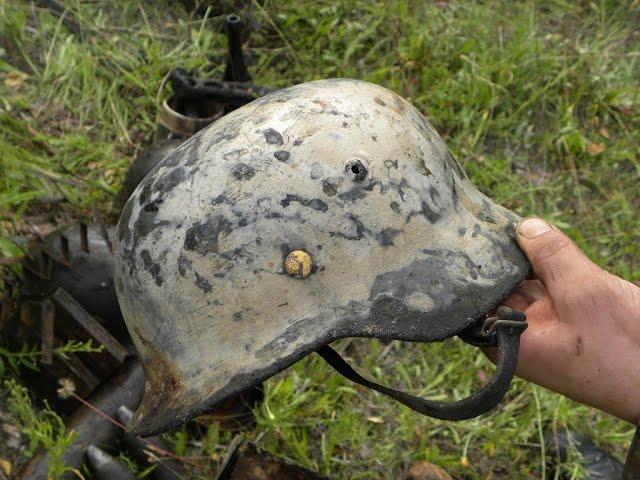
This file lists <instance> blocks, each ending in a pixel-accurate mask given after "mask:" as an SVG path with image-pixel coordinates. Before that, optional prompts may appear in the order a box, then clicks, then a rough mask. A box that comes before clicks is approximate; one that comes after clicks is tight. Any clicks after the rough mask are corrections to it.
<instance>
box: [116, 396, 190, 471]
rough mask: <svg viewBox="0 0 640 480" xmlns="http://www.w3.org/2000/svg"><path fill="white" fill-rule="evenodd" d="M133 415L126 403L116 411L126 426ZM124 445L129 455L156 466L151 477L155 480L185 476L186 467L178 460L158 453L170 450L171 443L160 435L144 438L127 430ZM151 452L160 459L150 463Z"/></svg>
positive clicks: (120, 420)
mask: <svg viewBox="0 0 640 480" xmlns="http://www.w3.org/2000/svg"><path fill="white" fill-rule="evenodd" d="M132 416H133V412H132V411H131V409H129V408H127V407H125V406H124V405H123V406H121V407H120V408H118V410H117V412H116V417H117V419H118V421H119V422H120V423H121V424H123V425H125V426H126V425H129V422H131V417H132ZM124 446H125V448H126V450H127V452H128V453H129V455H131V456H132V457H133V458H134V459H135V460H137V461H138V462H140V463H142V464H143V465H146V466H147V467H148V466H151V465H153V466H154V469H153V471H152V472H151V474H150V477H151V478H152V479H153V480H180V479H182V478H185V472H184V469H183V468H182V465H181V464H180V463H179V462H178V461H177V460H175V459H172V458H161V457H162V455H159V454H158V453H159V452H158V450H157V449H160V450H161V451H165V452H167V451H170V448H169V445H167V444H166V442H165V441H164V440H162V439H161V438H160V437H150V438H147V439H145V440H142V439H141V438H140V437H136V436H134V435H131V434H130V433H128V432H125V433H124ZM150 454H152V455H154V456H156V457H158V460H157V461H155V462H153V463H150V462H149V455H150Z"/></svg>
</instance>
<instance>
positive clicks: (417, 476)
mask: <svg viewBox="0 0 640 480" xmlns="http://www.w3.org/2000/svg"><path fill="white" fill-rule="evenodd" d="M405 480H452V479H451V476H450V475H449V474H448V473H447V472H445V471H444V470H443V469H441V468H440V467H438V466H437V465H434V464H433V463H429V462H427V461H425V460H421V461H419V462H416V463H414V464H413V465H411V468H410V469H409V471H408V472H407V476H406V477H405Z"/></svg>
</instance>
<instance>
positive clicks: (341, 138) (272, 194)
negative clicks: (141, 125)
mask: <svg viewBox="0 0 640 480" xmlns="http://www.w3.org/2000/svg"><path fill="white" fill-rule="evenodd" d="M518 220H519V217H518V216H517V215H515V214H513V213H512V212H510V211H508V210H507V209H505V208H503V207H501V206H499V205H497V204H495V203H494V202H493V201H491V200H490V199H489V198H487V197H486V196H484V195H483V194H482V193H480V192H479V191H478V190H476V189H475V187H474V186H473V184H472V183H471V181H470V180H469V179H468V178H467V176H466V175H465V174H464V172H463V171H462V170H461V168H460V167H459V165H458V163H457V162H456V160H455V159H454V158H453V157H452V155H451V153H450V151H449V149H448V148H447V146H446V145H445V143H444V142H443V140H442V139H441V138H440V136H439V135H438V134H437V132H436V131H435V130H434V129H433V127H432V126H431V124H430V123H429V122H428V121H427V120H426V119H425V118H424V117H423V116H422V115H421V114H420V113H419V112H418V111H417V110H416V109H415V108H414V107H412V106H411V105H410V104H409V103H408V102H406V101H405V100H403V99H402V98H400V97H399V96H398V95H396V94H394V93H393V92H391V91H389V90H386V89H384V88H382V87H379V86H377V85H373V84H370V83H366V82H360V81H355V80H345V79H338V80H336V79H334V80H322V81H316V82H309V83H306V84H302V85H297V86H294V87H290V88H287V89H284V90H280V91H278V92H275V93H272V94H270V95H268V96H265V97H263V98H260V99H258V100H256V101H254V102H252V103H251V104H249V105H245V106H244V107H242V108H240V109H238V110H236V111H234V112H232V113H231V114H229V115H226V116H224V117H223V118H221V119H220V120H218V121H216V122H215V123H214V124H213V125H211V126H210V127H208V128H207V129H206V130H203V131H202V132H201V133H199V134H198V135H197V136H194V137H192V138H191V139H189V140H188V141H187V142H185V143H184V144H183V145H182V146H181V147H180V148H179V149H178V150H176V151H175V152H174V153H173V154H171V155H170V156H169V157H167V158H166V159H165V160H164V161H163V163H162V164H161V165H160V166H159V167H158V168H157V169H156V170H154V171H153V172H152V174H150V175H148V176H147V177H145V179H144V180H143V182H142V183H141V184H140V185H139V186H138V188H137V189H136V191H135V192H134V193H133V195H132V196H131V198H130V199H129V201H128V203H127V205H126V206H125V208H124V210H123V213H122V215H121V217H120V221H119V226H118V230H117V237H118V242H117V243H118V245H117V248H116V254H115V261H114V278H115V283H116V287H117V292H118V296H119V300H120V304H121V307H122V309H123V315H124V317H125V320H126V322H127V324H128V328H129V330H130V333H131V335H132V338H133V341H134V343H135V346H136V349H137V350H138V352H139V355H140V358H141V361H142V362H143V364H144V365H145V373H146V379H147V382H148V385H149V388H148V389H147V390H146V392H145V399H144V400H143V403H142V405H141V407H140V409H139V410H138V411H137V412H136V414H135V416H134V420H133V423H134V429H136V430H137V432H138V433H140V434H145V435H149V434H155V433H157V432H159V431H162V430H164V429H167V428H170V427H172V426H175V425H177V424H178V423H180V422H181V421H184V420H185V419H188V418H193V417H195V416H197V415H199V414H201V413H203V412H205V411H208V410H210V409H211V408H213V407H215V406H217V405H220V404H221V403H223V402H224V401H226V399H228V398H230V397H231V396H233V395H236V394H237V393H238V392H239V391H241V390H243V389H245V388H247V387H249V386H251V385H254V384H256V383H257V382H259V381H262V380H264V379H265V378H268V377H270V376H272V375H273V374H275V373H277V372H279V371H281V370H283V369H285V368H287V367H288V366H290V365H291V364H293V363H294V362H296V361H297V360H299V359H300V358H302V357H303V356H305V355H307V354H309V353H311V352H313V351H316V350H318V349H319V348H320V347H322V346H323V345H327V344H329V343H331V342H333V341H334V340H337V339H340V338H345V337H353V336H367V337H376V338H382V339H398V340H410V341H423V342H429V341H438V340H442V339H445V338H448V337H451V336H454V335H457V334H460V333H462V332H463V331H465V330H466V329H468V328H470V327H473V326H475V325H479V324H481V323H482V321H483V320H484V317H485V315H486V314H487V313H488V312H490V311H491V310H493V309H494V308H495V307H496V306H497V305H498V304H499V302H500V301H501V300H502V299H503V298H504V297H505V296H506V295H507V294H508V292H510V291H511V290H512V289H513V288H514V286H515V285H517V284H518V283H520V282H521V281H522V280H523V279H524V278H525V277H526V276H527V274H528V272H529V269H530V266H529V263H528V262H527V260H526V258H525V256H524V255H523V253H522V252H521V250H520V249H519V247H518V245H517V243H516V241H515V238H514V226H515V224H516V223H517V221H518ZM293 250H304V251H306V252H309V253H310V254H312V255H313V262H314V264H315V266H316V268H317V271H316V273H315V274H313V275H311V276H309V277H308V278H307V279H306V280H305V281H303V282H301V281H299V280H298V279H295V278H292V277H290V276H288V275H286V274H283V273H285V272H283V268H282V267H283V262H284V260H285V256H286V255H288V253H290V252H291V251H293ZM509 331H510V327H507V326H505V330H504V332H509ZM520 331H521V330H520ZM494 333H495V332H494ZM516 333H517V332H516ZM506 337H509V338H508V339H506V340H505V345H509V350H510V351H512V350H515V352H517V343H516V340H517V338H518V336H517V335H516V334H514V335H511V334H507V335H506ZM506 337H505V338H506ZM492 338H495V337H492ZM159 357H161V358H162V359H163V364H168V365H171V369H172V371H173V372H175V379H177V380H179V381H176V382H166V381H165V380H164V379H163V378H162V375H164V374H163V373H162V369H158V368H155V367H154V363H155V364H157V362H155V359H157V358H159ZM512 363H513V362H511V361H510V362H509V365H511V364H512ZM507 370H508V369H505V370H504V371H503V372H502V373H505V372H506V373H508V372H507ZM506 376H508V375H505V376H504V378H506ZM504 378H502V380H501V381H500V382H499V383H500V384H501V385H502V381H503V380H504ZM154 386H162V388H161V389H160V388H154ZM491 398H492V402H493V401H495V400H496V398H495V396H491ZM498 400H499V399H498ZM473 411H474V410H473V409H469V410H468V412H473Z"/></svg>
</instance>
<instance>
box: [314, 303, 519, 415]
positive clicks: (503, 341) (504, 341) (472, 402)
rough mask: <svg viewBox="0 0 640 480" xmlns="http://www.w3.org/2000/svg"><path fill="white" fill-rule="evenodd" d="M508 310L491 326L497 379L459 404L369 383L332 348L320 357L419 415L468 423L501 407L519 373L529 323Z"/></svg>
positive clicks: (327, 347)
mask: <svg viewBox="0 0 640 480" xmlns="http://www.w3.org/2000/svg"><path fill="white" fill-rule="evenodd" d="M508 310H509V314H507V312H506V311H504V312H502V314H501V312H499V313H498V315H499V317H498V318H497V319H495V320H494V321H493V322H492V325H491V328H492V329H494V330H495V335H496V341H497V346H498V352H499V360H498V365H497V367H496V371H495V373H494V376H493V378H492V379H491V381H489V383H487V384H486V385H485V386H484V387H483V388H482V389H480V390H478V391H477V392H476V393H474V394H473V395H471V396H469V397H466V398H464V399H462V400H458V401H456V402H439V401H433V400H426V399H424V398H420V397H417V396H414V395H410V394H408V393H405V392H401V391H399V390H394V389H392V388H389V387H386V386H384V385H380V384H377V383H375V382H372V381H370V380H367V379H366V378H364V377H362V376H361V375H360V374H359V373H357V372H356V371H355V370H354V369H353V368H351V366H350V365H349V364H348V363H347V362H346V361H345V360H344V359H343V358H342V357H341V356H340V355H339V354H338V353H337V352H336V351H335V350H333V349H332V348H331V347H329V346H328V345H326V346H324V347H322V348H320V349H319V350H318V354H319V355H320V356H321V357H322V358H323V359H324V360H325V361H326V362H327V363H328V364H329V365H331V367H333V368H334V369H335V370H336V371H337V372H338V373H339V374H341V375H343V376H344V377H346V378H348V379H349V380H351V381H352V382H355V383H359V384H360V385H363V386H365V387H367V388H371V389H372V390H375V391H377V392H380V393H382V394H383V395H387V396H388V397H391V398H393V399H394V400H397V401H398V402H400V403H402V404H404V405H406V406H407V407H409V408H411V409H412V410H415V411H416V412H418V413H421V414H423V415H427V416H429V417H434V418H439V419H441V420H466V419H469V418H474V417H477V416H478V415H482V414H483V413H486V412H488V411H490V410H492V409H493V408H494V407H495V406H496V405H498V403H500V401H502V398H503V397H504V395H505V394H506V392H507V390H508V389H509V385H510V384H511V379H512V378H513V375H514V373H515V371H516V365H517V362H518V349H519V346H520V335H521V334H522V332H523V331H524V330H525V329H526V327H527V324H526V321H525V317H524V314H523V313H521V312H518V315H513V314H512V312H513V311H512V310H510V309H508ZM505 317H506V318H505ZM516 318H517V319H516Z"/></svg>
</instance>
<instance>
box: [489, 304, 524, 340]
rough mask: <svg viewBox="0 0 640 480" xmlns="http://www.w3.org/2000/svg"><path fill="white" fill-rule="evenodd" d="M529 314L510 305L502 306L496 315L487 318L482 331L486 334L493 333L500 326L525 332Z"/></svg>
mask: <svg viewBox="0 0 640 480" xmlns="http://www.w3.org/2000/svg"><path fill="white" fill-rule="evenodd" d="M527 326H528V325H527V316H526V315H525V314H524V312H521V311H520V310H514V309H512V308H509V307H500V308H498V310H497V311H496V316H494V317H489V318H487V319H486V320H485V321H484V323H483V324H482V332H483V333H485V334H486V335H491V334H493V333H494V332H495V331H496V330H497V329H499V328H511V329H516V330H517V331H519V332H520V334H521V333H522V332H524V331H525V330H526V329H527Z"/></svg>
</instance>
